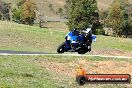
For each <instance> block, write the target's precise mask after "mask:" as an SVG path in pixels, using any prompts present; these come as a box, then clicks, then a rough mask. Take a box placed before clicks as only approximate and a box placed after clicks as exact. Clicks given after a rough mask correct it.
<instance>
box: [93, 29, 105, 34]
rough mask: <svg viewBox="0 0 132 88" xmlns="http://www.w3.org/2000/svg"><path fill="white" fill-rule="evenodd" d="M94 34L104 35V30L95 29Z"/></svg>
mask: <svg viewBox="0 0 132 88" xmlns="http://www.w3.org/2000/svg"><path fill="white" fill-rule="evenodd" d="M95 34H96V35H104V34H105V30H104V29H96V31H95Z"/></svg>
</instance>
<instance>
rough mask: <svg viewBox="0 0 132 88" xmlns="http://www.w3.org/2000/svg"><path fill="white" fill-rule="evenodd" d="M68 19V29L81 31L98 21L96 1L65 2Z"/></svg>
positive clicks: (75, 0) (73, 0) (68, 0)
mask: <svg viewBox="0 0 132 88" xmlns="http://www.w3.org/2000/svg"><path fill="white" fill-rule="evenodd" d="M67 5H68V18H69V22H68V23H67V25H68V26H69V28H70V29H72V28H77V29H83V28H87V27H89V25H93V24H94V23H96V21H98V16H99V15H98V12H97V2H96V0H67Z"/></svg>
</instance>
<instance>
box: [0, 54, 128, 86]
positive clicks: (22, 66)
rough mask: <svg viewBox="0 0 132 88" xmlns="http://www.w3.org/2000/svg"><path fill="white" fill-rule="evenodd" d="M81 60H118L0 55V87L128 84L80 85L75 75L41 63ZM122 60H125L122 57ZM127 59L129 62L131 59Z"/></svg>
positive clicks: (111, 59) (110, 59) (109, 59)
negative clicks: (53, 69) (60, 72)
mask: <svg viewBox="0 0 132 88" xmlns="http://www.w3.org/2000/svg"><path fill="white" fill-rule="evenodd" d="M79 60H88V61H93V62H94V61H98V60H105V61H106V60H107V61H116V59H113V58H99V57H72V56H67V57H64V56H63V57H59V56H0V88H93V87H94V88H95V87H96V88H113V87H114V88H124V87H125V86H126V84H122V85H121V84H118V85H117V84H103V85H102V84H91V85H90V84H86V85H84V86H78V85H77V83H76V82H75V77H70V76H65V75H63V74H59V73H54V72H52V71H50V70H47V69H46V68H43V67H41V66H40V65H39V62H41V61H51V62H58V63H63V64H64V63H68V62H75V61H79ZM117 61H118V60H117ZM120 61H124V60H123V59H121V60H120ZM125 61H126V62H129V60H125ZM68 66H69V64H68ZM55 78H57V79H55Z"/></svg>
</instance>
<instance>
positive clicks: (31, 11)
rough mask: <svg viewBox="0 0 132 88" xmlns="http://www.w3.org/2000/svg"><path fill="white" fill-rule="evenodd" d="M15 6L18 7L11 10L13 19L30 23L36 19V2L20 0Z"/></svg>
mask: <svg viewBox="0 0 132 88" xmlns="http://www.w3.org/2000/svg"><path fill="white" fill-rule="evenodd" d="M17 6H18V8H17V9H14V10H13V18H14V21H16V22H20V23H24V24H28V25H32V24H33V23H34V20H35V19H36V10H37V6H36V4H35V3H33V2H32V1H31V0H22V1H20V2H19V3H18V4H17Z"/></svg>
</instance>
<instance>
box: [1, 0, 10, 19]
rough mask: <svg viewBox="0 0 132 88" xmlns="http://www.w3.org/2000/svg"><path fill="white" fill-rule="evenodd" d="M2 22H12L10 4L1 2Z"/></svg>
mask: <svg viewBox="0 0 132 88" xmlns="http://www.w3.org/2000/svg"><path fill="white" fill-rule="evenodd" d="M0 20H10V3H5V2H3V1H1V0H0Z"/></svg>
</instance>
